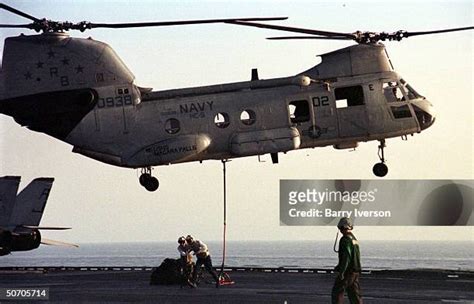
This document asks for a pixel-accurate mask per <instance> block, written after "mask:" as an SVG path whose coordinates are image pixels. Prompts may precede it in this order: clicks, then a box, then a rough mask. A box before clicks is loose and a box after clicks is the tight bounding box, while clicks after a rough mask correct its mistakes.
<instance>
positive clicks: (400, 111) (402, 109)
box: [390, 105, 412, 119]
mask: <svg viewBox="0 0 474 304" xmlns="http://www.w3.org/2000/svg"><path fill="white" fill-rule="evenodd" d="M390 108H391V109H392V113H393V117H395V119H399V118H409V117H412V116H411V112H410V108H409V107H408V105H402V106H391V107H390Z"/></svg>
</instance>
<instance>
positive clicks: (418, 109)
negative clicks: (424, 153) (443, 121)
mask: <svg viewBox="0 0 474 304" xmlns="http://www.w3.org/2000/svg"><path fill="white" fill-rule="evenodd" d="M412 105H413V109H414V110H415V114H416V118H417V119H418V123H419V124H420V128H421V131H423V130H425V129H428V128H429V127H431V126H432V125H433V123H434V122H435V120H436V111H435V108H434V106H433V105H432V104H431V102H429V101H428V100H427V99H420V100H414V101H413V102H412Z"/></svg>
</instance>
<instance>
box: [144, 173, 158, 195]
mask: <svg viewBox="0 0 474 304" xmlns="http://www.w3.org/2000/svg"><path fill="white" fill-rule="evenodd" d="M159 186H160V182H158V179H157V178H156V177H153V176H150V177H149V178H148V179H147V181H146V183H145V186H144V187H145V189H147V190H148V191H150V192H153V191H156V190H157V189H158V187H159Z"/></svg>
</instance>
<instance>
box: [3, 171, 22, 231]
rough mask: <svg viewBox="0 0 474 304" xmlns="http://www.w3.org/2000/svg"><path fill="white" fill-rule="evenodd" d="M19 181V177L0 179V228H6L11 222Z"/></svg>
mask: <svg viewBox="0 0 474 304" xmlns="http://www.w3.org/2000/svg"><path fill="white" fill-rule="evenodd" d="M20 180H21V178H20V177H19V176H3V177H0V226H8V225H9V224H10V222H11V216H12V213H13V206H14V205H15V201H16V193H17V191H18V186H19V185H20Z"/></svg>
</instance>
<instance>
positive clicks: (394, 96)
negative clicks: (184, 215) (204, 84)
mask: <svg viewBox="0 0 474 304" xmlns="http://www.w3.org/2000/svg"><path fill="white" fill-rule="evenodd" d="M382 88H383V95H384V96H385V99H386V100H387V102H397V101H404V100H405V96H403V93H402V90H401V89H400V87H399V86H398V84H397V83H396V82H395V81H389V82H384V83H383V86H382Z"/></svg>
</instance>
